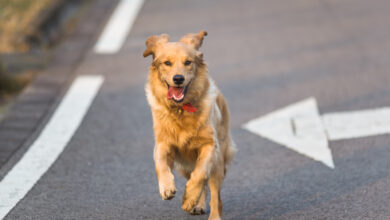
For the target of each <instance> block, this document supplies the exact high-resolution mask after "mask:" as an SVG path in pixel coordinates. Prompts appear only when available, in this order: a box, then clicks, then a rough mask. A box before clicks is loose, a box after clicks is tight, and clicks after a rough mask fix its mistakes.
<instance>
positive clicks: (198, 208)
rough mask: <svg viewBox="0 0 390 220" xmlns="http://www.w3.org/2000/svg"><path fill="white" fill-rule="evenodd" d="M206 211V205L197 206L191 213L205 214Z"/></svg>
mask: <svg viewBox="0 0 390 220" xmlns="http://www.w3.org/2000/svg"><path fill="white" fill-rule="evenodd" d="M205 213H206V209H205V208H204V207H198V206H195V208H193V209H192V210H191V212H190V214H191V215H203V214H205Z"/></svg>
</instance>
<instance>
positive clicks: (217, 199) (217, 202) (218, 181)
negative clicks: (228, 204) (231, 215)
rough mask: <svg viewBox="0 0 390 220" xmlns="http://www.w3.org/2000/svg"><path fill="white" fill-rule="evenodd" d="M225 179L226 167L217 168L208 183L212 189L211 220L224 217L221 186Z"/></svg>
mask: <svg viewBox="0 0 390 220" xmlns="http://www.w3.org/2000/svg"><path fill="white" fill-rule="evenodd" d="M223 178H224V167H223V166H217V167H216V168H215V170H214V172H213V173H212V174H211V176H210V179H209V181H208V183H209V188H210V194H211V199H210V216H209V220H217V219H221V217H222V200H221V194H220V191H221V185H222V181H223Z"/></svg>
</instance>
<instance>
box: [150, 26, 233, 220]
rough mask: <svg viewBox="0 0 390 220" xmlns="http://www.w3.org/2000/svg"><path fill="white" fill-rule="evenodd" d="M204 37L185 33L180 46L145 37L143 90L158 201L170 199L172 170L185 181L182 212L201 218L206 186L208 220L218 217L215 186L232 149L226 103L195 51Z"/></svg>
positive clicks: (161, 38)
mask: <svg viewBox="0 0 390 220" xmlns="http://www.w3.org/2000/svg"><path fill="white" fill-rule="evenodd" d="M205 35H207V32H206V31H201V32H199V33H198V34H187V35H185V36H184V37H182V38H181V39H180V41H179V42H169V41H168V40H169V36H168V35H166V34H162V35H160V36H150V37H149V38H148V39H147V40H146V50H145V52H144V54H143V55H144V57H147V56H149V55H153V63H152V64H151V66H150V73H149V78H148V82H147V83H146V87H145V91H146V96H147V100H148V102H149V105H150V107H151V110H152V115H153V124H154V134H155V142H156V145H155V148H154V161H155V165H156V173H157V178H158V184H159V190H160V195H161V197H162V199H164V200H167V199H172V198H173V197H174V196H175V193H176V187H175V182H174V176H173V174H172V169H173V167H174V166H175V167H176V168H177V169H178V170H179V171H180V172H181V173H182V174H183V176H184V177H185V178H187V179H188V182H187V184H186V188H185V192H184V196H183V202H182V209H183V210H185V211H187V212H189V213H191V214H203V213H204V212H205V209H206V197H207V195H206V192H207V188H206V185H208V186H209V189H210V193H211V200H210V209H211V210H210V216H209V219H220V218H221V215H222V201H221V197H220V188H221V184H222V181H223V179H224V176H225V174H226V166H227V164H228V162H229V161H230V160H231V159H232V157H233V155H234V152H235V147H234V146H233V141H232V140H231V137H230V131H229V112H228V108H227V105H226V103H225V99H224V97H223V96H222V94H221V93H220V92H219V90H218V89H217V87H216V85H215V83H214V81H213V80H212V79H211V78H210V77H209V76H208V73H207V67H206V64H205V63H204V61H203V55H202V53H201V52H199V50H198V49H199V47H200V46H201V45H202V41H203V37H204V36H205Z"/></svg>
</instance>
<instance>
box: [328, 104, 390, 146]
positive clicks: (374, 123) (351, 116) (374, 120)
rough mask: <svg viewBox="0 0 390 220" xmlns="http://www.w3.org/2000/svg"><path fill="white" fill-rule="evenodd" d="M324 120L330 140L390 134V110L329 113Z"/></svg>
mask: <svg viewBox="0 0 390 220" xmlns="http://www.w3.org/2000/svg"><path fill="white" fill-rule="evenodd" d="M322 120H323V123H324V126H325V127H326V131H327V133H328V136H329V139H330V140H340V139H349V138H358V137H365V136H372V135H379V134H387V133H390V108H380V109H373V110H362V111H354V112H341V113H329V114H325V115H323V116H322Z"/></svg>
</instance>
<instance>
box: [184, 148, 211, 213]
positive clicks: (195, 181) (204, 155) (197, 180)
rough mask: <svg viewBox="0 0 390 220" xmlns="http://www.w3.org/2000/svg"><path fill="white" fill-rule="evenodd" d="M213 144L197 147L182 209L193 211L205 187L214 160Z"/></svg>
mask: <svg viewBox="0 0 390 220" xmlns="http://www.w3.org/2000/svg"><path fill="white" fill-rule="evenodd" d="M214 155H215V147H214V144H208V145H205V146H203V147H201V148H200V149H199V154H198V158H197V161H196V165H195V169H194V170H193V171H192V173H191V177H190V179H189V180H188V182H187V184H186V188H185V192H184V195H183V203H182V209H183V210H184V211H187V212H189V213H192V212H193V209H194V208H195V206H196V204H197V202H198V200H199V198H200V196H201V193H202V191H203V190H204V189H205V187H204V186H205V183H206V181H207V179H208V178H209V175H210V172H211V170H212V169H213V166H214V161H215V158H214V157H215V156H214Z"/></svg>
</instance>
